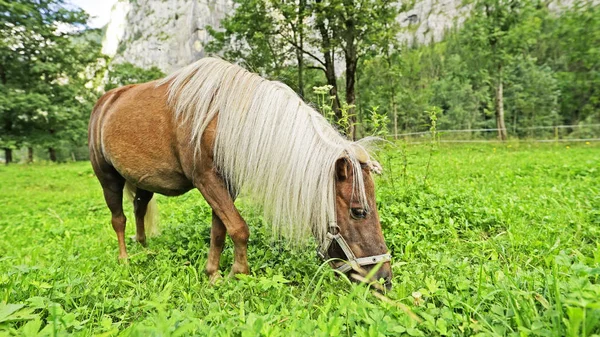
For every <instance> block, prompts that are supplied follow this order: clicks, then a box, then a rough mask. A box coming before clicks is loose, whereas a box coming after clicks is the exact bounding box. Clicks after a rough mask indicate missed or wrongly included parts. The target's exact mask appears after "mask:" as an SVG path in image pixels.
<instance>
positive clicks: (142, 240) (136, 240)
mask: <svg viewBox="0 0 600 337" xmlns="http://www.w3.org/2000/svg"><path fill="white" fill-rule="evenodd" d="M129 238H130V239H131V241H135V242H139V243H140V245H142V247H147V246H148V244H147V243H146V238H144V239H139V238H138V237H137V235H132V236H130V237H129Z"/></svg>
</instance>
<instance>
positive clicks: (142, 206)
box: [133, 188, 154, 247]
mask: <svg viewBox="0 0 600 337" xmlns="http://www.w3.org/2000/svg"><path fill="white" fill-rule="evenodd" d="M153 195H154V193H152V192H150V191H146V190H143V189H141V188H138V189H137V190H136V191H135V198H134V199H133V212H134V214H135V240H136V241H137V242H139V243H140V244H141V245H142V246H144V247H146V231H145V228H144V216H145V215H146V210H147V209H148V203H149V202H150V200H152V196H153Z"/></svg>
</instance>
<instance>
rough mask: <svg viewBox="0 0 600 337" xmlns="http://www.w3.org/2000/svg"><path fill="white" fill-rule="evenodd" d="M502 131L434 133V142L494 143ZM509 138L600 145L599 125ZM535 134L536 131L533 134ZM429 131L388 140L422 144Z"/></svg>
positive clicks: (512, 132)
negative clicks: (497, 134) (596, 143)
mask: <svg viewBox="0 0 600 337" xmlns="http://www.w3.org/2000/svg"><path fill="white" fill-rule="evenodd" d="M500 130H501V129H498V128H484V129H461V130H436V131H435V132H436V141H439V142H440V143H494V142H501V140H500V139H498V138H497V136H496V135H495V134H494V133H497V132H498V131H500ZM505 130H506V131H507V133H508V136H509V140H510V139H518V140H519V141H521V142H532V143H550V142H599V141H600V124H578V125H554V126H531V127H521V128H513V129H505ZM536 131H537V132H536ZM431 134H432V131H418V132H406V133H400V134H396V135H394V134H391V135H389V136H388V138H389V139H394V138H395V139H404V140H405V141H407V142H409V143H416V144H418V143H425V142H429V141H430V140H429V139H428V140H422V139H424V138H431Z"/></svg>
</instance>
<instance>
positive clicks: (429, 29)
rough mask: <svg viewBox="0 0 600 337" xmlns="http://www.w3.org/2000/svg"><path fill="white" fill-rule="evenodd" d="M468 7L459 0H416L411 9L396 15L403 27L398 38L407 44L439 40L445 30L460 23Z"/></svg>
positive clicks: (467, 13)
mask: <svg viewBox="0 0 600 337" xmlns="http://www.w3.org/2000/svg"><path fill="white" fill-rule="evenodd" d="M470 8H471V6H466V5H464V4H463V1H461V0H421V1H417V2H415V5H414V6H413V7H412V9H410V10H408V11H405V12H402V13H400V15H398V22H399V23H400V26H401V27H403V28H404V29H403V33H402V34H400V36H399V38H400V40H402V41H406V42H408V43H409V44H411V43H418V44H426V43H431V42H439V41H441V40H442V37H443V36H444V32H445V31H446V30H448V29H450V28H452V27H453V26H454V25H462V23H463V22H464V21H465V19H466V18H467V16H468V15H469V11H470Z"/></svg>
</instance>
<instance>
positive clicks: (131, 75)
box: [104, 63, 165, 91]
mask: <svg viewBox="0 0 600 337" xmlns="http://www.w3.org/2000/svg"><path fill="white" fill-rule="evenodd" d="M164 76H165V74H164V73H163V72H162V70H160V69H159V68H158V67H156V66H152V67H151V68H149V69H144V68H140V67H137V66H135V65H133V64H131V63H117V64H114V63H113V64H111V65H110V66H109V68H108V73H107V79H106V82H105V84H104V91H109V90H111V89H114V88H118V87H121V86H124V85H127V84H134V83H144V82H150V81H153V80H156V79H159V78H161V77H164Z"/></svg>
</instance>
